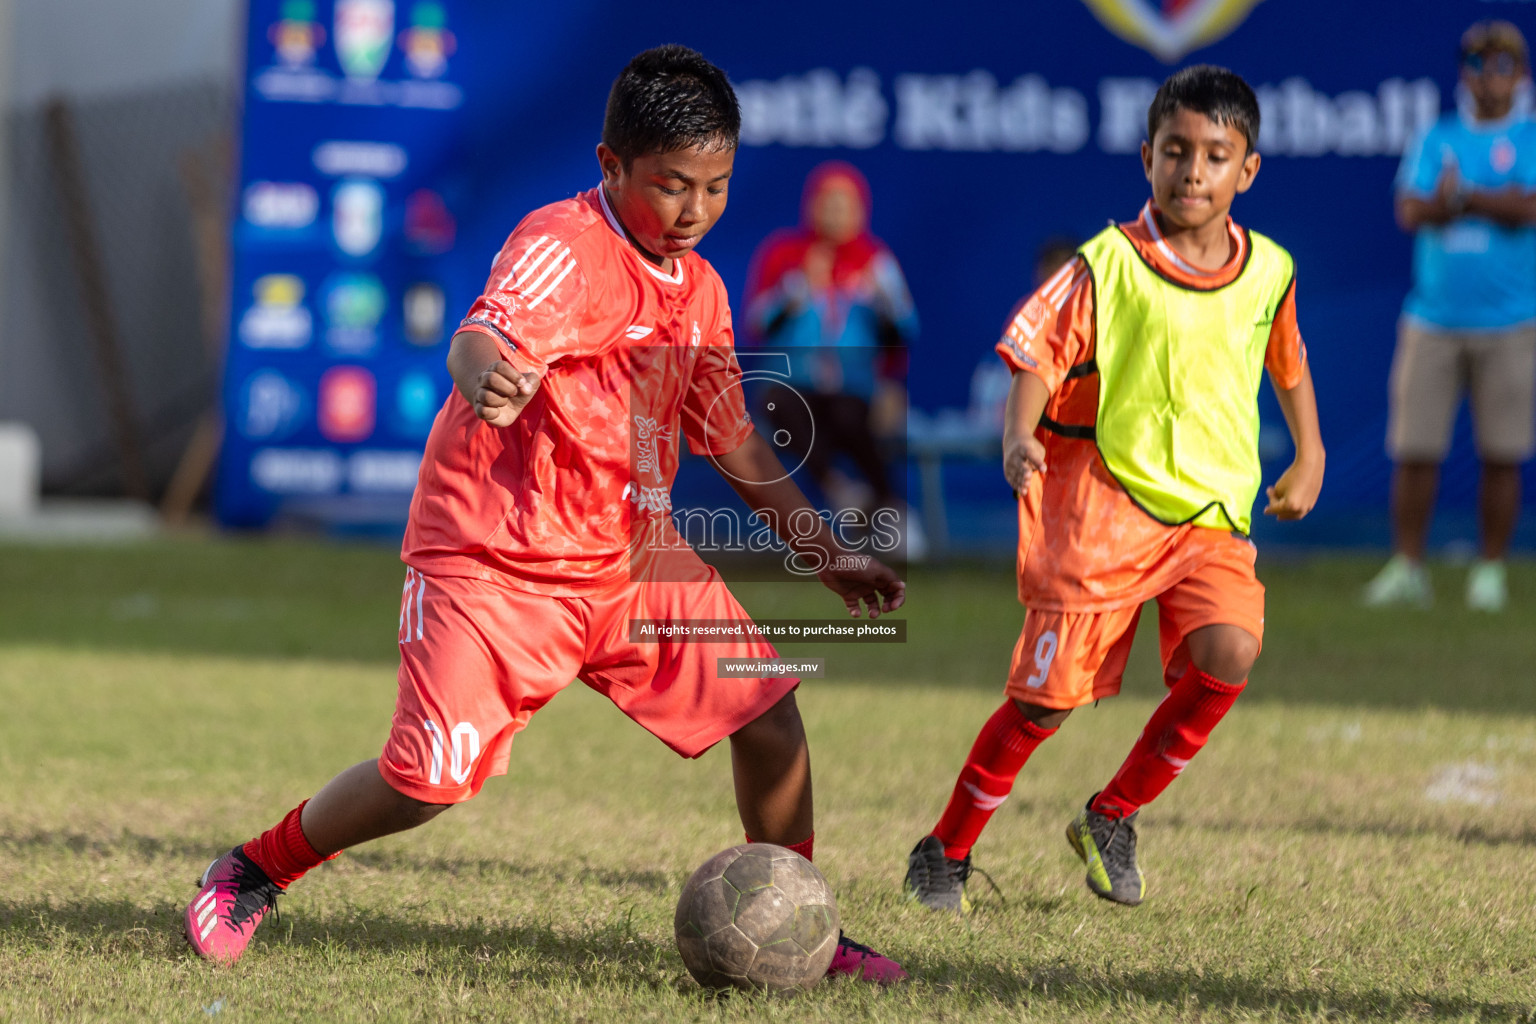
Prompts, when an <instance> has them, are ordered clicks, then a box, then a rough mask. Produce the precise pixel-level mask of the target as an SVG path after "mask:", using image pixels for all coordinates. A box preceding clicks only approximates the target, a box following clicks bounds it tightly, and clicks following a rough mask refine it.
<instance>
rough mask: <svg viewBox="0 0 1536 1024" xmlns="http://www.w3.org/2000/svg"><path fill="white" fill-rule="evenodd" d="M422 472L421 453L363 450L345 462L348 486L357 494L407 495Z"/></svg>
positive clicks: (413, 488)
mask: <svg viewBox="0 0 1536 1024" xmlns="http://www.w3.org/2000/svg"><path fill="white" fill-rule="evenodd" d="M420 472H421V452H416V451H412V452H391V451H372V450H366V449H365V450H363V451H358V452H353V453H352V457H351V458H349V459H348V460H347V486H348V487H349V488H350V489H351V490H353V491H354V492H357V493H360V494H368V493H372V494H409V493H411V492H412V491H414V490H415V489H416V477H417V474H419V473H420Z"/></svg>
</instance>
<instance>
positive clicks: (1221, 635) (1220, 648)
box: [1189, 625, 1259, 686]
mask: <svg viewBox="0 0 1536 1024" xmlns="http://www.w3.org/2000/svg"><path fill="white" fill-rule="evenodd" d="M1189 657H1190V660H1191V661H1193V662H1194V663H1195V667H1196V668H1198V669H1199V670H1200V671H1202V672H1204V673H1205V674H1206V675H1208V676H1214V677H1215V678H1217V679H1219V680H1221V681H1222V682H1224V683H1231V684H1232V685H1234V686H1235V685H1237V684H1238V683H1241V682H1242V681H1243V680H1245V679H1247V678H1248V673H1249V672H1250V671H1252V670H1253V663H1254V662H1255V661H1258V660H1259V638H1258V637H1256V636H1254V635H1253V634H1252V633H1250V632H1248V631H1247V630H1246V629H1243V628H1242V627H1240V626H1227V625H1218V626H1206V627H1204V628H1202V629H1197V630H1195V631H1194V632H1193V633H1191V634H1189Z"/></svg>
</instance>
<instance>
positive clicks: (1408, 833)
mask: <svg viewBox="0 0 1536 1024" xmlns="http://www.w3.org/2000/svg"><path fill="white" fill-rule="evenodd" d="M1157 824H1158V826H1159V827H1162V828H1170V829H1175V828H1183V829H1189V830H1191V831H1205V832H1223V833H1245V834H1246V833H1264V832H1279V833H1292V832H1305V833H1308V834H1310V835H1320V836H1351V837H1360V836H1378V837H1381V838H1383V839H1427V838H1436V837H1438V838H1440V839H1445V840H1449V841H1451V842H1455V843H1460V844H1461V845H1463V846H1479V847H1488V848H1491V849H1497V848H1499V847H1536V826H1532V825H1519V826H1514V825H1512V826H1511V828H1510V830H1509V831H1508V832H1494V831H1492V830H1490V829H1487V828H1484V827H1483V826H1481V825H1462V826H1459V827H1456V828H1435V827H1433V826H1431V825H1424V824H1404V823H1401V822H1393V821H1340V820H1338V819H1333V818H1303V819H1300V820H1296V821H1279V820H1276V821H1267V822H1264V823H1263V824H1262V825H1260V824H1253V823H1246V824H1245V823H1242V822H1221V821H1195V820H1192V819H1190V818H1186V817H1184V816H1182V815H1178V814H1170V815H1167V816H1165V817H1164V816H1160V817H1158V819H1157Z"/></svg>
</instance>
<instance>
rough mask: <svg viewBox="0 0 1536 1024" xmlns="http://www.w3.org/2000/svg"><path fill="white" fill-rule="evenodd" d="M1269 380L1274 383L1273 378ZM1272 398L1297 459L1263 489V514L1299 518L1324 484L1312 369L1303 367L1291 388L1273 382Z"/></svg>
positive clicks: (1321, 435)
mask: <svg viewBox="0 0 1536 1024" xmlns="http://www.w3.org/2000/svg"><path fill="white" fill-rule="evenodd" d="M1270 383H1272V384H1274V378H1273V377H1271V378H1270ZM1275 397H1276V398H1277V399H1279V401H1280V411H1281V412H1282V413H1284V414H1285V425H1286V426H1287V427H1289V428H1290V429H1291V443H1292V444H1294V445H1295V447H1296V458H1295V460H1294V461H1293V462H1292V463H1291V466H1290V468H1289V469H1287V470H1286V471H1285V472H1284V473H1282V474H1280V479H1279V480H1276V481H1275V482H1274V485H1273V486H1270V487H1267V488H1265V489H1264V493H1265V494H1266V495H1268V496H1269V504H1268V505H1266V506H1265V508H1264V514H1265V515H1267V516H1274V517H1275V518H1277V519H1300V518H1302V517H1303V516H1305V515H1306V514H1307V513H1308V512H1311V511H1312V506H1313V505H1315V504H1317V494H1318V491H1320V490H1322V487H1323V464H1324V463H1325V462H1326V461H1327V454H1326V453H1325V452H1324V451H1323V434H1322V429H1321V427H1319V425H1318V422H1317V393H1316V392H1315V391H1313V390H1312V368H1311V367H1310V366H1304V367H1302V371H1301V380H1300V381H1299V382H1298V383H1297V384H1296V386H1295V387H1293V388H1289V389H1287V388H1282V387H1280V386H1279V385H1278V384H1275Z"/></svg>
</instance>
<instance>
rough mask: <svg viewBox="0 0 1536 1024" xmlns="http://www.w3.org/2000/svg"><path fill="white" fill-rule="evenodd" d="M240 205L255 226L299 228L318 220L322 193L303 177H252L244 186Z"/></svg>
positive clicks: (279, 228)
mask: <svg viewBox="0 0 1536 1024" xmlns="http://www.w3.org/2000/svg"><path fill="white" fill-rule="evenodd" d="M241 208H242V210H243V211H244V213H245V219H246V222H247V223H249V224H253V225H255V226H256V227H259V228H272V229H274V230H278V231H296V230H299V229H300V228H307V227H309V226H310V225H311V224H313V223H314V222H315V217H316V216H317V215H318V214H319V212H320V195H319V193H317V192H316V191H315V190H314V189H313V188H311V187H310V186H308V185H306V184H304V183H303V182H302V181H253V182H251V183H250V184H249V185H247V186H246V187H245V194H244V196H242V199H241Z"/></svg>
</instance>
